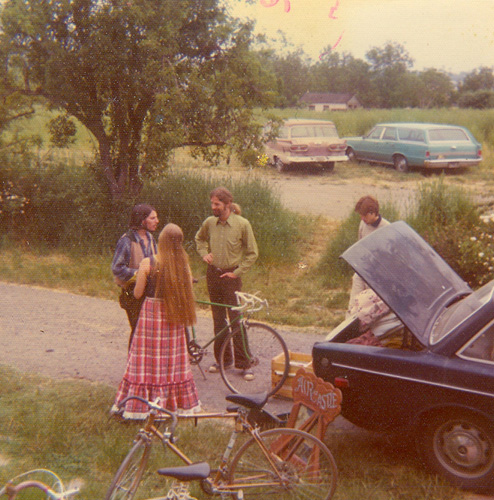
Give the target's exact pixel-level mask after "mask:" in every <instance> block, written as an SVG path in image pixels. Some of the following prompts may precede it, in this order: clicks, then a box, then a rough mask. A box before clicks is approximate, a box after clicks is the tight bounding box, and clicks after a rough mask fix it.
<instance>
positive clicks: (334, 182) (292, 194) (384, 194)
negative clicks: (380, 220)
mask: <svg viewBox="0 0 494 500" xmlns="http://www.w3.org/2000/svg"><path fill="white" fill-rule="evenodd" d="M268 182H269V185H270V186H271V187H272V188H273V189H274V191H275V192H276V193H277V194H278V195H279V196H280V199H281V202H282V203H283V205H284V206H286V207H287V208H289V209H291V210H293V211H295V212H299V213H305V214H311V215H323V216H325V217H329V218H332V219H338V220H341V219H344V218H346V217H347V216H348V215H350V213H351V212H352V211H353V209H354V207H355V203H356V202H357V200H358V199H359V198H360V197H361V196H364V195H368V194H369V195H372V196H375V197H376V198H377V199H378V200H379V203H381V204H385V203H393V204H394V205H395V206H397V207H399V208H400V211H403V213H406V210H407V209H408V208H409V207H410V206H411V203H412V198H413V193H414V188H413V187H407V188H404V187H401V186H396V187H393V189H390V188H389V187H380V186H375V185H371V184H366V183H359V184H355V183H352V182H349V183H346V182H342V181H340V180H339V179H338V178H337V177H333V176H321V175H314V174H313V175H296V174H295V175H288V174H287V175H280V176H270V177H269V178H268Z"/></svg>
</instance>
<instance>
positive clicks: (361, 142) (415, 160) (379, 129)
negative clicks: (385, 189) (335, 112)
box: [345, 123, 482, 172]
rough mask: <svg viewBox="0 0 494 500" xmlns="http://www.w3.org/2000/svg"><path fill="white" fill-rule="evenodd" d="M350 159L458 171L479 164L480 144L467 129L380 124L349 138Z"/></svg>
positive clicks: (403, 167)
mask: <svg viewBox="0 0 494 500" xmlns="http://www.w3.org/2000/svg"><path fill="white" fill-rule="evenodd" d="M345 140H346V142H347V149H346V154H347V156H348V158H349V159H350V160H358V161H367V162H369V163H381V164H384V165H392V166H394V168H395V169H396V170H398V171H399V172H407V171H408V170H409V169H410V168H411V167H421V168H427V169H435V168H441V169H455V168H464V167H470V166H475V165H478V164H479V163H480V162H481V161H482V149H481V144H480V143H479V142H478V141H477V140H476V139H475V137H473V135H472V134H471V133H470V132H469V130H468V129H466V128H465V127H460V126H457V125H442V124H434V123H379V124H377V125H376V126H375V127H374V128H373V129H372V130H371V131H370V132H369V133H368V134H367V135H365V136H363V137H346V138H345Z"/></svg>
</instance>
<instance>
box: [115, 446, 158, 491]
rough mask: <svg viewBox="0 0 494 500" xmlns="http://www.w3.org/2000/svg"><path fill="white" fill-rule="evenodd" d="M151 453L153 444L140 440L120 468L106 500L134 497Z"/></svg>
mask: <svg viewBox="0 0 494 500" xmlns="http://www.w3.org/2000/svg"><path fill="white" fill-rule="evenodd" d="M150 451H151V444H150V443H149V442H147V441H144V439H142V438H138V440H137V441H136V443H135V444H134V446H133V447H132V448H131V450H130V451H129V453H128V454H127V456H126V457H125V458H124V461H123V462H122V464H121V465H120V467H119V468H118V470H117V473H116V474H115V477H114V478H113V481H112V483H111V485H110V488H109V489H108V492H107V493H106V497H105V500H131V499H132V498H133V497H134V495H135V493H136V491H137V487H138V486H139V483H140V482H141V479H142V475H143V474H144V470H145V469H146V464H147V462H148V459H149V453H150Z"/></svg>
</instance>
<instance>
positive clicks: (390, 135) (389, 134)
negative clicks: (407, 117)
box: [383, 127, 396, 141]
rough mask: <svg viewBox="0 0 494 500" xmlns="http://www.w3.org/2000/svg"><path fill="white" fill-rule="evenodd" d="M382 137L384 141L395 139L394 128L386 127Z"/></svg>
mask: <svg viewBox="0 0 494 500" xmlns="http://www.w3.org/2000/svg"><path fill="white" fill-rule="evenodd" d="M383 139H384V140H386V141H396V128H395V127H386V130H385V131H384V135H383Z"/></svg>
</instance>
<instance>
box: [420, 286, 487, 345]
mask: <svg viewBox="0 0 494 500" xmlns="http://www.w3.org/2000/svg"><path fill="white" fill-rule="evenodd" d="M492 295H493V286H492V283H488V284H487V285H484V286H483V287H482V288H479V289H478V290H477V291H476V292H474V293H472V294H470V295H468V296H467V297H465V298H464V299H462V300H459V301H458V302H455V303H454V304H452V305H451V306H450V307H448V309H446V311H445V312H444V313H443V314H441V316H439V318H438V319H437V320H436V322H435V324H434V326H433V328H432V330H431V337H430V342H431V344H437V343H438V342H439V341H440V340H442V339H443V338H445V337H446V336H447V335H448V334H449V333H451V332H452V331H453V329H454V328H455V327H457V326H458V325H460V324H461V323H462V322H463V321H465V320H466V319H467V318H468V317H470V316H471V315H472V314H474V313H475V312H476V311H478V310H479V309H480V308H481V307H482V306H484V305H485V304H487V303H488V302H489V301H491V300H493V298H492Z"/></svg>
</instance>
